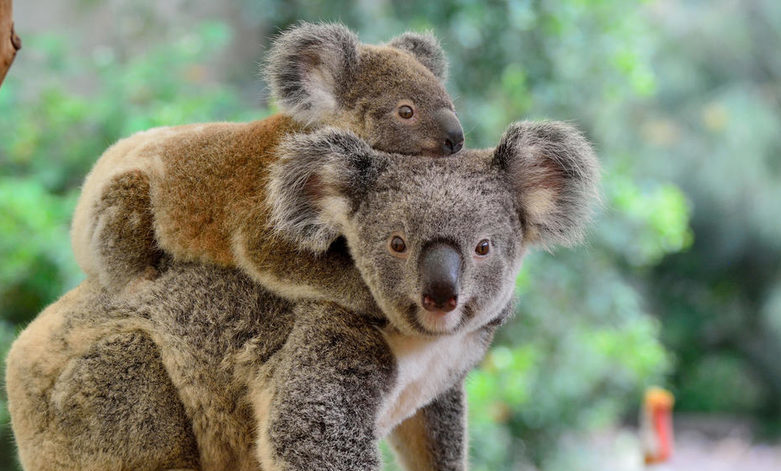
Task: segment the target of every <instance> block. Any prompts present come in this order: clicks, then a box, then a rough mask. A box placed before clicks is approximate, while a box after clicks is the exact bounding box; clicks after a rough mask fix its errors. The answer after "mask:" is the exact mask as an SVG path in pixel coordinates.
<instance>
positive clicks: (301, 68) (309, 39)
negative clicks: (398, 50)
mask: <svg viewBox="0 0 781 471" xmlns="http://www.w3.org/2000/svg"><path fill="white" fill-rule="evenodd" d="M358 46H359V42H358V37H357V36H356V35H355V34H353V33H352V32H351V31H350V30H348V29H347V28H346V27H344V26H343V25H340V24H334V23H320V24H312V23H299V24H298V25H296V26H294V27H292V28H290V29H288V30H287V31H285V32H283V33H282V34H280V35H279V37H277V39H276V40H275V41H274V43H273V44H272V46H271V50H270V51H269V53H268V56H267V59H266V67H265V75H266V80H267V81H268V84H269V86H270V87H271V94H272V96H273V97H274V98H275V99H276V100H277V102H278V103H279V105H280V106H281V107H282V108H283V109H284V110H285V111H286V112H287V113H289V114H290V115H291V116H292V117H293V118H294V119H295V120H297V121H299V122H301V123H305V124H312V123H318V122H321V121H322V120H323V118H324V117H325V116H327V115H329V114H331V113H333V112H334V111H336V109H337V107H338V93H339V87H340V86H342V85H341V84H344V83H347V82H349V81H350V80H351V77H352V74H353V73H354V71H355V69H356V68H357V67H358Z"/></svg>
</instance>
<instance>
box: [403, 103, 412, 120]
mask: <svg viewBox="0 0 781 471" xmlns="http://www.w3.org/2000/svg"><path fill="white" fill-rule="evenodd" d="M414 114H415V112H414V111H412V107H411V106H407V105H402V106H399V116H401V117H402V118H404V119H410V118H411V117H412V115H414Z"/></svg>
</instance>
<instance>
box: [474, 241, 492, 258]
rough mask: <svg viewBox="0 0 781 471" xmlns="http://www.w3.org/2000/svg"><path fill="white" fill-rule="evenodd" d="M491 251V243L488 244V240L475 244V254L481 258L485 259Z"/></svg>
mask: <svg viewBox="0 0 781 471" xmlns="http://www.w3.org/2000/svg"><path fill="white" fill-rule="evenodd" d="M490 250H491V243H490V242H488V239H483V240H481V241H480V242H478V243H477V247H475V253H476V254H477V255H479V256H481V257H485V256H486V255H488V252H489V251H490Z"/></svg>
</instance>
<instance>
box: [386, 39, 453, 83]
mask: <svg viewBox="0 0 781 471" xmlns="http://www.w3.org/2000/svg"><path fill="white" fill-rule="evenodd" d="M388 46H391V47H395V48H397V49H401V50H403V51H406V52H409V53H410V54H412V55H413V56H415V58H416V59H417V60H418V61H419V62H420V63H421V64H423V65H424V66H426V68H427V69H428V70H430V71H431V73H433V74H434V75H435V76H436V77H437V78H438V79H439V80H440V81H441V82H445V81H446V80H447V56H446V55H445V51H444V50H443V49H442V46H441V45H440V44H439V40H438V39H437V38H436V36H434V35H433V34H431V33H404V34H402V35H400V36H397V37H395V38H393V39H392V40H391V41H390V42H389V43H388Z"/></svg>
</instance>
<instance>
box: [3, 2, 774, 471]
mask: <svg viewBox="0 0 781 471" xmlns="http://www.w3.org/2000/svg"><path fill="white" fill-rule="evenodd" d="M14 17H15V22H16V31H17V32H18V34H19V35H20V36H21V38H22V40H23V49H22V50H21V51H20V53H19V55H18V56H17V58H16V61H15V63H14V65H13V67H11V70H10V72H9V74H8V77H7V78H6V81H5V83H4V84H3V86H2V88H0V357H4V355H5V352H7V350H8V348H9V346H10V343H11V342H12V340H13V338H14V336H15V335H16V334H17V333H18V332H19V331H20V330H21V329H22V328H23V327H24V326H25V325H26V324H27V323H28V322H29V321H30V320H31V319H32V318H33V317H34V316H35V315H36V314H37V313H38V312H40V311H41V309H42V308H43V307H44V306H46V305H47V304H48V303H51V302H52V301H54V300H55V299H57V298H58V297H59V296H60V295H62V294H63V293H64V292H65V291H67V290H68V289H70V288H72V287H73V286H75V285H76V284H78V283H79V281H80V280H81V278H82V276H83V275H82V274H81V273H80V271H79V269H78V268H77V266H76V265H75V262H74V260H73V256H72V254H71V250H70V243H69V237H68V227H69V223H70V217H71V213H72V211H73V207H74V203H75V200H76V197H77V195H78V192H79V185H80V182H81V181H82V179H83V177H84V175H85V174H86V173H87V171H88V170H89V168H90V167H91V165H92V164H93V162H95V160H96V159H97V157H98V156H99V155H100V154H101V153H102V151H103V150H104V149H106V147H108V146H109V145H110V144H111V143H113V142H114V141H115V140H117V139H118V138H120V137H123V136H128V135H130V134H132V133H134V132H136V131H139V130H142V129H147V128H150V127H154V126H160V125H172V124H180V123H192V122H199V121H217V120H231V121H233V120H252V119H260V118H263V117H265V116H268V115H269V114H271V113H273V112H274V105H273V104H272V103H268V101H267V94H266V89H265V86H264V84H263V83H262V81H261V80H260V79H259V78H258V65H259V63H260V62H261V61H262V60H263V57H264V50H265V48H267V47H268V45H269V41H270V39H271V38H272V37H273V36H274V35H275V34H276V33H277V32H278V31H279V30H280V29H281V28H284V27H286V26H288V25H290V24H292V23H294V22H296V21H298V20H302V19H303V20H311V21H317V20H335V21H342V22H344V23H346V24H347V25H349V26H350V27H351V28H352V29H354V30H355V31H357V32H358V33H359V34H360V37H361V39H362V40H363V41H365V42H382V41H386V40H389V39H390V38H391V37H393V36H394V35H396V34H399V33H401V32H403V31H405V30H408V29H412V30H425V29H430V30H432V31H433V32H434V33H435V34H436V35H437V36H438V37H439V38H441V40H442V43H443V45H444V48H445V50H446V52H447V54H448V56H449V58H450V62H451V72H450V77H451V78H450V82H449V84H448V88H449V90H450V92H451V94H452V95H453V97H454V98H455V102H456V107H457V109H458V112H459V116H460V118H461V120H462V123H463V124H464V128H465V131H466V132H467V135H466V139H467V145H468V146H471V147H479V146H493V145H495V144H496V143H497V141H498V138H499V136H500V135H501V133H502V131H503V130H504V129H505V127H506V126H507V125H508V124H509V123H510V122H512V121H514V120H518V119H544V118H550V119H561V120H567V121H570V122H572V123H574V124H576V125H577V126H579V127H580V128H582V129H584V130H585V132H586V133H587V135H588V136H589V138H590V139H591V140H592V141H593V143H594V144H595V146H596V147H597V149H598V153H599V155H600V156H601V159H602V161H603V164H604V188H603V193H604V201H605V203H604V207H603V209H602V211H601V213H600V215H599V217H598V218H597V221H596V223H595V224H594V226H593V230H592V232H591V235H590V238H589V243H588V244H587V245H586V246H585V247H581V248H577V249H572V250H559V251H557V252H556V253H555V254H548V253H533V254H531V255H529V257H528V259H527V261H526V263H525V265H524V269H523V272H522V274H521V276H520V277H519V279H518V282H517V285H518V294H519V296H520V302H519V308H518V313H517V315H516V316H515V318H514V319H513V320H512V321H511V322H510V323H509V325H507V326H506V327H505V328H504V329H503V330H502V331H501V333H500V337H499V338H498V340H497V342H496V344H495V346H494V348H493V350H492V351H491V353H490V354H489V355H488V356H487V358H486V359H485V361H484V362H483V363H482V364H481V366H480V368H479V369H478V370H477V371H475V372H474V373H473V374H472V375H471V376H470V377H469V380H468V393H469V400H470V434H471V463H472V469H473V470H478V471H483V470H486V471H487V470H498V471H502V470H544V471H548V470H550V471H556V470H622V471H623V470H627V471H629V470H638V469H642V462H641V460H642V455H641V452H640V447H639V441H638V438H637V435H636V426H637V415H638V410H639V408H640V404H641V400H642V392H643V390H644V389H645V388H646V387H647V386H650V385H654V384H658V385H662V386H664V387H667V388H668V389H670V390H672V391H673V392H674V393H675V395H676V399H677V402H676V416H675V422H676V433H677V443H676V444H677V450H676V452H677V453H676V455H675V458H674V460H673V462H672V463H671V465H670V468H669V469H676V470H683V469H687V470H690V469H698V470H722V469H724V470H727V469H735V468H737V466H740V467H741V469H742V471H754V470H770V469H776V470H777V469H781V445H779V443H781V441H780V440H779V436H780V435H781V54H779V50H781V2H778V1H774V0H711V1H704V0H656V1H652V0H648V1H633V0H451V1H447V2H439V1H427V2H404V1H391V0H375V1H369V0H363V1H354V2H351V1H330V2H325V1H314V2H306V1H271V0H252V1H250V0H234V1H230V2H214V1H209V0H166V1H162V0H134V1H119V0H106V1H98V0H26V1H17V2H15V5H14ZM8 420H9V418H8V414H7V411H6V409H5V402H4V392H0V469H7V470H13V469H16V464H15V452H14V449H13V442H12V436H11V433H10V427H9V425H8ZM389 456H390V455H389ZM388 469H396V468H395V467H394V465H393V464H392V463H391V464H389V465H388ZM666 469H667V468H666Z"/></svg>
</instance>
